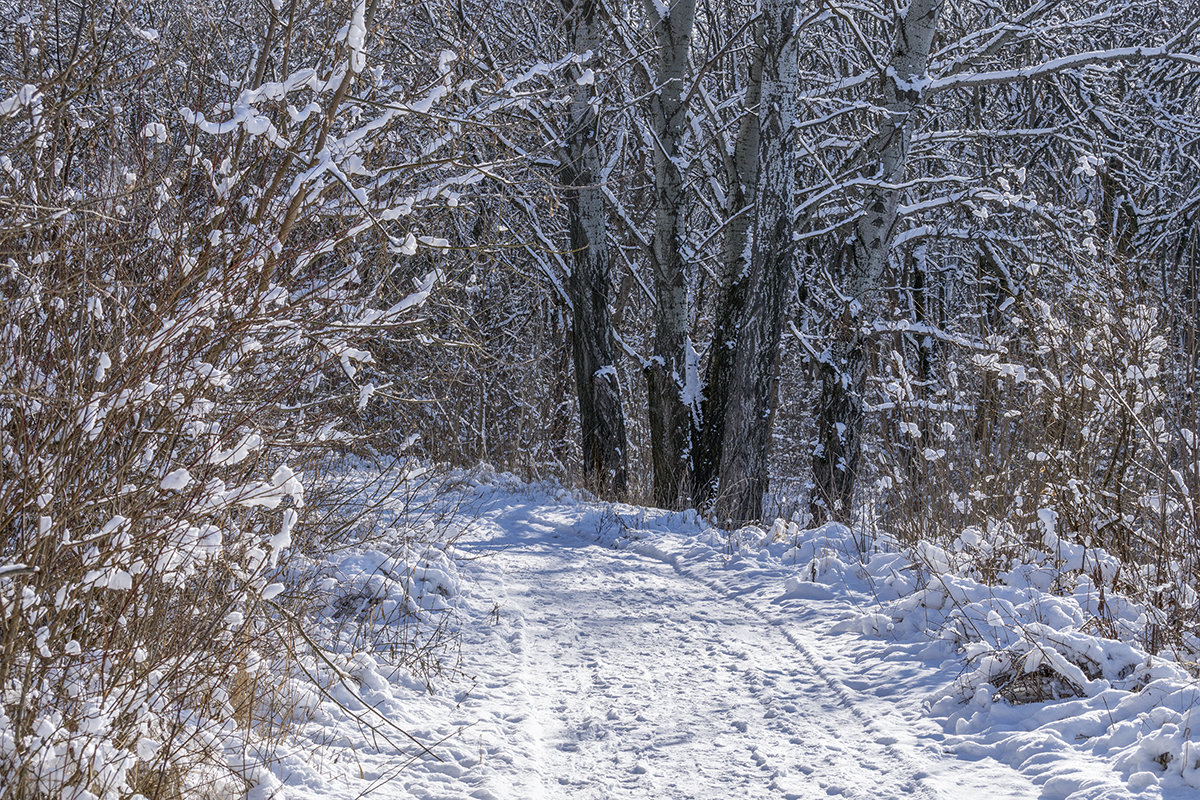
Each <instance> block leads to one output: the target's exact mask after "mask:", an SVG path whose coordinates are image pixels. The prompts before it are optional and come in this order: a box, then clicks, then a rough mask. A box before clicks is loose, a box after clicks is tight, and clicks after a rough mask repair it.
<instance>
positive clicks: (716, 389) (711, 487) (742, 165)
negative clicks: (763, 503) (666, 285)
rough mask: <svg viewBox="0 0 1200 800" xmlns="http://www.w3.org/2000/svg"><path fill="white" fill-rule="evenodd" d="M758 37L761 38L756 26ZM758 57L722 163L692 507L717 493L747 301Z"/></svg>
mask: <svg viewBox="0 0 1200 800" xmlns="http://www.w3.org/2000/svg"><path fill="white" fill-rule="evenodd" d="M760 27H761V26H760ZM757 38H759V39H761V38H762V37H761V30H760V34H759V36H758V37H757ZM763 57H764V51H763V50H762V48H761V47H760V48H759V50H758V52H756V53H755V54H754V57H753V61H752V63H751V68H750V81H749V85H748V87H747V89H746V100H745V103H746V109H747V111H746V114H745V115H744V116H743V117H742V122H741V127H740V128H739V130H738V137H737V143H736V145H735V146H734V153H733V156H732V158H730V159H729V161H728V162H727V164H726V170H727V173H728V176H729V185H730V186H731V187H732V188H731V191H730V193H729V200H728V208H727V210H728V212H729V214H730V217H731V220H730V222H729V226H728V230H727V231H726V234H725V244H724V249H723V252H722V260H721V263H722V268H721V287H720V297H719V298H718V300H717V309H716V317H715V319H714V322H713V337H712V343H711V344H710V345H709V348H708V362H707V366H706V369H705V373H704V399H703V401H702V403H701V408H700V426H699V428H698V429H697V430H696V431H694V433H693V437H692V501H693V502H694V503H695V504H696V506H697V507H701V506H705V505H707V504H708V503H709V502H710V501H711V500H712V499H713V496H714V495H715V494H716V489H717V471H718V470H719V468H720V466H721V448H722V445H723V444H724V437H725V412H726V409H727V407H728V405H729V385H730V381H731V379H732V375H733V356H734V353H735V352H736V350H737V339H738V322H739V320H740V319H741V317H742V313H743V311H744V309H745V305H746V279H747V276H748V275H749V274H750V264H749V262H748V261H747V254H748V252H749V248H748V245H749V242H750V223H751V221H752V220H753V219H754V214H753V206H754V190H755V184H756V183H757V181H758V140H759V119H758V104H759V98H760V96H761V88H762V60H763Z"/></svg>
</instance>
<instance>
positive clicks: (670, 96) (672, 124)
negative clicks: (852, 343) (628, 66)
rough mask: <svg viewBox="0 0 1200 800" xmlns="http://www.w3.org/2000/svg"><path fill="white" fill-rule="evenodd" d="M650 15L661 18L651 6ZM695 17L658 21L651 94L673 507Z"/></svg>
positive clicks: (687, 414)
mask: <svg viewBox="0 0 1200 800" xmlns="http://www.w3.org/2000/svg"><path fill="white" fill-rule="evenodd" d="M649 5H650V9H649V12H648V13H649V14H650V15H651V19H654V18H655V17H656V16H657V15H658V11H657V10H656V9H655V6H654V5H653V4H649ZM695 18H696V1H695V0H675V2H673V3H671V5H670V7H669V9H668V10H667V11H666V16H664V17H661V18H660V20H659V23H658V25H657V26H656V29H655V33H656V37H657V44H658V52H657V55H656V66H657V69H658V75H657V83H658V92H657V94H652V95H651V101H650V112H651V115H652V116H653V125H654V133H655V138H656V147H655V152H654V186H655V205H654V243H653V247H652V249H651V262H652V266H653V270H654V296H655V306H656V307H655V312H654V313H655V316H654V342H653V355H652V356H651V358H650V360H649V363H648V364H647V366H646V383H647V387H648V391H649V412H650V413H649V415H650V453H651V461H652V463H653V466H654V489H653V496H654V503H655V505H658V506H661V507H664V508H675V507H677V506H678V504H679V501H680V494H681V490H682V488H683V485H684V480H685V479H686V477H687V466H688V463H687V458H688V452H689V450H690V449H691V432H692V418H693V409H694V404H695V403H696V398H694V397H692V392H691V391H690V390H693V389H694V379H693V380H689V373H690V372H691V371H692V369H693V368H694V367H693V366H692V365H691V364H690V363H689V362H690V358H689V353H688V338H687V326H688V321H689V318H690V313H689V311H690V302H689V296H688V285H687V273H686V265H685V263H684V258H683V242H684V236H685V234H686V232H685V230H684V221H685V220H684V214H683V211H684V189H683V169H682V167H681V165H680V161H679V159H680V156H681V153H682V149H683V139H684V135H685V132H686V129H687V128H686V123H687V116H686V114H687V111H686V108H685V105H684V102H683V88H684V84H683V82H684V75H685V73H686V71H687V66H688V52H689V50H690V48H691V41H692V27H693V24H694V22H695Z"/></svg>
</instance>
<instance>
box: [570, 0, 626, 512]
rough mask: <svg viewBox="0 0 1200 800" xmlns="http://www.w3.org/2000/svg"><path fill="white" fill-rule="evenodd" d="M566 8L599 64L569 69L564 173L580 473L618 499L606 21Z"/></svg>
mask: <svg viewBox="0 0 1200 800" xmlns="http://www.w3.org/2000/svg"><path fill="white" fill-rule="evenodd" d="M563 8H564V11H565V12H566V17H565V18H566V23H567V26H568V27H569V29H570V36H571V42H572V47H573V49H574V50H575V52H576V53H579V54H581V55H582V54H590V56H591V60H590V62H589V63H591V64H593V65H594V66H586V65H580V66H577V67H574V68H573V69H572V70H571V71H570V72H568V75H569V76H570V84H569V91H570V109H569V122H568V127H567V131H566V134H565V142H564V147H563V150H562V171H561V179H562V184H563V200H564V202H565V204H566V206H567V215H568V218H569V222H568V230H569V237H570V250H571V255H572V259H571V275H570V279H569V280H568V283H567V292H568V294H569V297H570V302H571V320H572V331H571V345H572V356H573V360H574V367H575V384H576V389H577V391H578V394H579V425H580V432H581V436H582V447H583V473H584V480H585V481H586V482H587V483H588V484H589V485H591V486H593V487H594V488H595V489H596V490H597V491H599V492H600V494H601V495H604V496H620V495H623V494H624V493H625V490H626V486H627V481H628V478H627V471H628V467H627V455H626V441H625V416H624V411H623V408H622V404H621V389H620V385H619V382H618V372H617V368H616V364H615V346H614V341H613V327H612V316H611V311H610V309H609V299H610V294H609V286H610V283H611V275H610V273H611V266H610V256H609V251H608V230H607V226H608V217H607V213H606V211H605V207H604V190H603V187H602V186H601V184H602V182H603V180H604V165H603V161H602V158H601V152H600V147H601V141H602V140H601V135H600V117H599V114H598V113H597V105H598V101H597V98H596V89H595V82H596V72H595V67H596V66H599V63H598V58H599V54H600V51H601V47H602V45H603V35H604V33H603V20H602V14H601V8H600V3H599V2H598V0H563Z"/></svg>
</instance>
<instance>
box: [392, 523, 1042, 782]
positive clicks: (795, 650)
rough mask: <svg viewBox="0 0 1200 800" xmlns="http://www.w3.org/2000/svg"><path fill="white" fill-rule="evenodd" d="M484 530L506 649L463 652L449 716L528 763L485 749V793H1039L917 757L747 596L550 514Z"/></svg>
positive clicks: (1013, 776)
mask: <svg viewBox="0 0 1200 800" xmlns="http://www.w3.org/2000/svg"><path fill="white" fill-rule="evenodd" d="M493 523H494V525H495V532H496V533H500V532H503V533H500V535H493V536H490V537H485V538H482V539H480V540H478V541H476V542H474V543H467V544H466V545H465V549H466V550H467V551H468V552H471V553H473V554H475V555H481V556H484V555H486V562H487V569H486V570H483V571H481V575H484V576H486V577H485V578H483V580H484V582H485V587H486V589H490V590H491V591H493V592H495V593H496V595H497V597H496V599H495V601H494V602H495V607H496V611H497V615H498V619H497V622H498V623H499V622H503V624H501V625H497V626H496V627H497V629H504V630H508V631H510V632H509V633H508V634H507V635H506V636H505V637H504V639H505V640H506V642H507V648H505V649H506V650H507V652H504V649H502V650H501V651H500V652H497V649H496V642H495V639H494V638H493V637H488V636H483V637H478V638H476V637H469V638H468V640H467V641H465V642H464V660H465V662H466V664H467V668H468V669H471V666H470V665H471V663H472V662H475V663H476V664H478V669H479V676H480V681H481V685H480V686H479V687H478V688H477V690H476V691H475V692H474V693H473V694H474V695H475V697H474V699H473V701H471V700H469V701H467V702H466V704H465V705H464V709H465V708H466V707H469V706H471V705H474V704H479V705H491V704H492V703H495V702H497V701H499V702H501V703H502V704H503V705H505V706H507V707H508V708H509V709H510V712H512V713H510V714H509V716H508V720H509V721H510V722H511V723H514V724H518V725H520V726H521V728H522V735H521V736H519V737H517V741H515V742H513V743H512V745H510V747H515V749H516V750H521V749H524V750H526V751H527V752H528V753H529V758H528V760H526V759H522V758H513V757H512V756H514V755H515V753H513V752H508V753H504V751H503V750H501V751H500V753H499V754H500V755H501V757H502V758H503V759H504V760H505V761H506V762H507V763H505V764H504V769H503V770H502V772H504V773H508V774H507V775H505V776H501V775H499V774H498V775H496V776H495V778H496V780H495V781H487V783H488V784H490V785H489V786H488V787H487V791H488V792H489V793H490V794H492V795H493V796H496V797H504V798H508V797H511V798H540V797H545V798H579V799H580V800H605V799H609V798H612V799H613V800H615V799H616V798H630V799H631V800H632V799H633V798H647V799H649V798H654V800H671V799H673V798H678V799H679V800H704V799H706V798H722V800H725V799H726V798H730V797H738V798H745V800H757V799H758V798H763V799H764V800H765V799H766V798H772V799H774V798H822V797H829V796H845V797H859V798H909V797H918V798H919V797H930V798H934V797H947V798H950V797H962V796H964V795H965V794H968V793H970V794H974V796H975V797H980V798H983V797H987V798H1032V797H1037V796H1038V795H1039V792H1038V791H1037V790H1036V789H1035V787H1033V786H1032V785H1031V784H1030V783H1029V782H1028V781H1027V780H1026V779H1024V778H1022V777H1021V776H1019V775H1018V774H1017V773H1015V772H1013V771H1012V770H1010V769H1008V768H1005V767H1001V766H1000V765H998V764H994V763H991V762H989V763H986V764H985V763H980V762H965V761H957V760H955V759H954V758H953V757H948V756H944V755H941V754H940V753H936V752H934V751H933V750H931V749H930V748H929V747H925V746H918V745H916V744H915V741H916V740H915V738H914V736H913V735H912V733H911V730H910V728H911V721H910V720H909V719H907V718H906V717H905V716H903V715H902V714H900V713H898V712H894V711H893V710H891V709H889V708H888V707H887V705H886V703H884V704H881V703H880V701H879V700H878V699H877V698H873V699H872V700H871V701H870V702H868V701H867V700H865V699H863V698H856V697H854V693H853V692H852V691H851V690H849V689H848V688H847V686H846V685H845V684H844V683H843V682H842V681H841V680H839V679H837V678H835V677H833V676H832V674H831V672H830V671H829V670H828V669H826V668H825V667H823V666H822V663H821V662H822V661H823V660H825V659H824V656H825V654H823V653H822V654H818V653H817V652H816V651H814V650H813V645H812V644H811V643H809V644H806V642H805V641H804V639H805V638H808V637H804V638H802V636H803V634H802V633H801V632H800V631H796V630H790V629H788V628H787V627H785V626H784V624H783V623H782V622H781V621H780V620H779V619H771V614H770V610H769V609H762V608H757V607H756V606H755V604H754V603H753V602H752V601H751V600H749V599H747V598H744V597H737V596H733V595H731V594H730V593H728V592H725V591H722V589H721V587H719V586H718V585H715V584H711V583H709V582H706V581H704V580H702V579H700V578H698V577H694V576H692V575H689V574H688V573H686V572H684V571H681V570H679V569H676V568H675V567H673V566H672V565H671V564H669V563H666V562H664V561H661V560H657V559H653V558H650V557H648V556H645V555H641V554H638V553H636V552H630V551H614V550H612V549H609V548H606V547H603V546H601V545H600V544H599V543H598V542H597V541H596V539H597V537H596V535H595V532H594V530H593V531H588V530H587V529H586V527H587V523H586V522H584V521H583V520H580V519H578V518H572V517H571V516H560V515H558V514H556V511H555V509H552V508H551V509H546V508H542V509H532V510H529V509H518V508H508V509H506V511H505V513H504V514H503V519H500V518H499V517H495V518H493ZM581 524H582V526H583V528H584V529H581ZM485 587H481V588H485ZM503 661H507V662H508V663H506V664H504V665H503V666H501V664H500V663H499V662H503ZM900 694H902V693H900ZM479 711H481V712H484V711H485V709H484V708H480V709H479ZM506 789H507V791H506ZM415 796H417V797H421V795H420V794H419V793H418V794H416V795H415ZM430 796H431V797H432V796H434V795H430ZM436 796H438V797H442V796H446V797H449V796H451V795H446V794H438V795H436ZM463 796H467V795H466V794H464V795H463ZM475 796H480V797H484V796H488V795H475Z"/></svg>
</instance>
